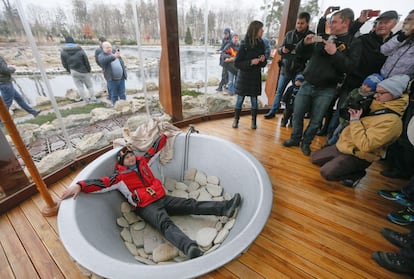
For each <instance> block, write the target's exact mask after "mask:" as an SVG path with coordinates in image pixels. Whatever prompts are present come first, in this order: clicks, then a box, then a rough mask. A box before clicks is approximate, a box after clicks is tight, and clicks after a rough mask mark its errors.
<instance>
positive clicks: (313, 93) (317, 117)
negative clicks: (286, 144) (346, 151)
mask: <svg viewBox="0 0 414 279" xmlns="http://www.w3.org/2000/svg"><path fill="white" fill-rule="evenodd" d="M335 93H336V88H316V87H315V86H313V85H312V84H310V83H309V82H307V81H304V82H303V83H302V86H301V87H300V89H299V92H298V94H297V95H296V98H295V102H294V105H293V106H294V107H293V131H292V134H291V135H290V138H291V140H292V141H295V142H300V140H301V139H302V133H303V117H304V115H305V113H306V112H308V111H310V112H311V119H310V122H309V125H308V127H307V128H306V131H305V133H304V134H303V139H302V144H304V145H310V144H311V143H312V140H313V138H314V137H315V135H316V133H317V131H318V129H319V127H320V126H321V123H322V119H323V117H324V116H325V114H326V111H327V110H328V109H329V107H330V105H331V103H332V101H333V99H334V98H335V97H336V95H335Z"/></svg>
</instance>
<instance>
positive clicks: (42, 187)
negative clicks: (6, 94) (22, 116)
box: [0, 98, 59, 216]
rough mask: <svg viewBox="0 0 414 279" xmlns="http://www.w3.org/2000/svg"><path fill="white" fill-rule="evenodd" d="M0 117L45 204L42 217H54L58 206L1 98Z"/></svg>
mask: <svg viewBox="0 0 414 279" xmlns="http://www.w3.org/2000/svg"><path fill="white" fill-rule="evenodd" d="M0 117H1V119H2V120H3V124H4V127H5V128H6V129H7V131H8V132H9V135H10V137H11V138H12V140H13V142H14V144H15V146H16V149H17V151H18V152H19V154H20V156H21V158H22V159H23V161H24V163H25V164H26V167H27V169H28V170H29V172H30V174H31V176H32V178H33V181H34V183H35V184H36V188H37V190H38V191H39V193H40V194H41V195H42V198H43V200H44V201H45V202H46V207H44V208H43V209H42V214H43V216H54V215H56V214H57V212H58V209H59V204H58V203H56V202H55V201H54V200H53V199H52V197H51V195H50V193H49V191H48V190H47V186H46V184H45V182H44V181H43V179H42V177H41V176H40V174H39V171H38V170H37V168H36V165H35V164H34V162H33V160H32V156H31V155H30V153H29V151H28V150H27V148H26V146H25V144H24V142H23V140H22V138H21V137H20V134H19V131H17V128H16V125H14V122H13V119H12V117H11V116H10V113H9V110H8V108H7V106H6V105H5V104H4V102H3V99H2V98H0Z"/></svg>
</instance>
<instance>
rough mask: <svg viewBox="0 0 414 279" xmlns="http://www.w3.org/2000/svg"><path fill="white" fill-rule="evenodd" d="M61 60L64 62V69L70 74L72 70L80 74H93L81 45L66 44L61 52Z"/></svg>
mask: <svg viewBox="0 0 414 279" xmlns="http://www.w3.org/2000/svg"><path fill="white" fill-rule="evenodd" d="M60 59H61V60H62V65H63V67H64V68H65V69H66V71H68V72H69V73H70V70H75V71H77V72H79V73H90V72H91V65H90V64H89V59H88V56H87V55H86V53H85V51H84V50H83V49H82V48H81V47H80V46H79V45H76V44H66V45H65V46H64V47H63V48H62V50H61V52H60Z"/></svg>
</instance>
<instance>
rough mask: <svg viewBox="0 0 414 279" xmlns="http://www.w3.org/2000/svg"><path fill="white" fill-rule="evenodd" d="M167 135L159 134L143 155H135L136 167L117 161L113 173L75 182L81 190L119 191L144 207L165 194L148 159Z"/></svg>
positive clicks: (157, 149)
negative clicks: (123, 164)
mask: <svg viewBox="0 0 414 279" xmlns="http://www.w3.org/2000/svg"><path fill="white" fill-rule="evenodd" d="M166 140H167V137H166V136H165V135H161V136H160V137H159V138H158V139H157V140H156V141H155V142H154V144H153V145H152V147H151V148H150V149H149V150H148V151H147V153H145V154H144V155H143V156H136V158H137V164H136V166H137V168H136V169H131V168H127V167H125V166H122V165H120V164H118V163H116V165H115V168H116V170H115V173H114V174H113V175H112V176H106V177H101V178H99V179H87V180H83V181H79V182H77V183H78V184H79V185H80V186H81V188H82V191H83V192H86V193H92V192H107V191H111V190H118V191H120V192H121V193H122V194H123V195H124V196H125V197H126V198H127V200H128V202H129V203H130V204H131V205H133V206H135V207H145V206H147V205H148V204H150V203H152V202H154V201H156V200H159V199H160V198H162V197H164V196H165V190H164V187H163V186H162V183H161V181H160V180H159V179H158V178H156V177H154V174H153V173H152V171H151V169H150V167H149V165H148V161H149V160H150V159H151V158H152V157H153V156H154V155H155V154H156V153H157V152H158V151H160V150H161V149H162V148H163V147H164V145H165V143H166Z"/></svg>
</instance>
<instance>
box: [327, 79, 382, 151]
mask: <svg viewBox="0 0 414 279" xmlns="http://www.w3.org/2000/svg"><path fill="white" fill-rule="evenodd" d="M383 79H384V78H383V77H382V76H381V75H379V74H372V75H369V76H368V77H367V78H366V79H365V80H364V82H363V83H362V85H361V86H360V87H359V88H355V89H354V90H352V91H351V92H350V93H349V95H348V97H347V99H346V100H345V102H344V103H343V105H342V106H341V108H340V109H339V115H340V118H339V124H338V126H337V127H336V129H335V131H334V132H333V133H332V136H331V137H330V138H329V139H328V142H327V145H333V144H335V143H336V142H337V141H338V139H339V134H340V133H341V132H342V130H343V129H344V128H345V127H346V126H348V125H349V112H348V109H349V108H353V109H360V108H362V109H363V110H364V113H363V115H364V114H367V113H369V106H370V105H371V102H372V100H373V97H374V93H375V91H376V90H377V84H378V83H379V82H381V81H382V80H383Z"/></svg>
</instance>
